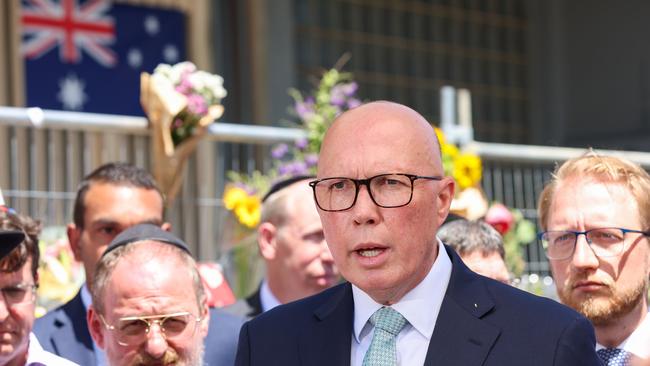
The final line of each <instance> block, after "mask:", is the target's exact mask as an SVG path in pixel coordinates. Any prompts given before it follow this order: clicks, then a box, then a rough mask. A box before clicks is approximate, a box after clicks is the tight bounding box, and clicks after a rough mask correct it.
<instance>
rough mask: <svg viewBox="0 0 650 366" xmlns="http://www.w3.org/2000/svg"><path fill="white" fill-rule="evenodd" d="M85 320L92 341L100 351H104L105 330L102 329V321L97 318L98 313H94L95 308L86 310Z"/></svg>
mask: <svg viewBox="0 0 650 366" xmlns="http://www.w3.org/2000/svg"><path fill="white" fill-rule="evenodd" d="M86 320H87V321H88V330H89V331H90V335H91V336H92V337H93V340H95V343H97V345H98V346H99V347H100V348H101V349H105V346H104V342H105V339H104V331H105V330H106V328H105V327H104V324H103V322H102V320H101V319H100V318H99V313H98V312H97V311H95V308H94V307H93V306H92V305H90V307H89V308H88V312H87V313H86Z"/></svg>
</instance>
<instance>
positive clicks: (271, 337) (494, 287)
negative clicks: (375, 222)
mask: <svg viewBox="0 0 650 366" xmlns="http://www.w3.org/2000/svg"><path fill="white" fill-rule="evenodd" d="M445 248H446V250H447V253H448V254H449V256H450V257H451V259H452V273H451V278H450V281H449V286H448V288H447V292H446V293H445V297H444V299H443V302H442V306H441V309H440V314H439V315H438V319H437V321H436V326H435V329H434V331H433V335H432V337H431V341H430V344H429V349H428V351H427V356H426V361H425V365H430V366H434V365H435V366H481V365H482V366H504V365H513V366H522V365H525V366H548V365H556V366H559V365H565V366H581V365H585V366H592V365H600V361H599V360H598V357H597V356H596V353H595V343H596V340H595V336H594V330H593V328H592V326H591V324H590V323H589V321H588V320H587V319H585V318H584V317H582V316H581V315H579V314H578V313H576V312H575V311H573V310H571V309H569V308H567V307H565V306H563V305H561V304H558V303H556V302H554V301H552V300H549V299H544V298H540V297H537V296H534V295H531V294H528V293H525V292H523V291H520V290H518V289H516V288H513V287H510V286H507V285H504V284H502V283H499V282H497V281H493V280H490V279H488V278H485V277H482V276H479V275H477V274H476V273H474V272H472V271H470V270H469V269H468V268H467V267H466V266H465V265H464V264H463V263H462V261H461V260H460V258H459V257H458V255H456V254H455V253H454V252H453V250H451V249H450V248H447V247H445ZM423 311H426V310H425V309H423ZM353 313H354V303H353V298H352V286H351V285H350V284H349V283H344V284H341V285H339V286H336V287H334V288H331V289H329V290H326V291H324V292H321V293H320V294H317V295H314V296H312V297H309V298H306V299H303V300H300V301H297V302H293V303H290V304H286V305H283V306H279V307H277V308H275V309H273V310H271V311H268V312H266V313H264V314H262V315H260V316H258V317H256V318H255V319H253V320H251V321H249V322H247V323H246V324H244V326H243V327H242V330H241V334H240V337H239V349H238V351H237V361H236V365H240V366H245V365H265V366H267V365H284V366H286V365H309V366H319V365H322V366H330V365H337V366H338V365H340V366H347V365H350V352H351V349H350V348H351V342H352V331H353V329H352V327H353V325H352V323H353V316H354V314H353ZM408 366H411V365H408Z"/></svg>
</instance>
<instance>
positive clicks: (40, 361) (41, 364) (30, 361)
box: [25, 333, 78, 366]
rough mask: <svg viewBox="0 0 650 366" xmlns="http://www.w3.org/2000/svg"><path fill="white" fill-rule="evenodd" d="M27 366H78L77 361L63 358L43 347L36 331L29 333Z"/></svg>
mask: <svg viewBox="0 0 650 366" xmlns="http://www.w3.org/2000/svg"><path fill="white" fill-rule="evenodd" d="M25 366H78V365H77V364H76V363H74V362H72V361H69V360H66V359H65V358H61V357H59V356H57V355H55V354H54V353H50V352H47V351H46V350H44V349H43V347H42V346H41V344H40V343H38V339H36V336H35V335H34V333H29V346H27V362H26V363H25Z"/></svg>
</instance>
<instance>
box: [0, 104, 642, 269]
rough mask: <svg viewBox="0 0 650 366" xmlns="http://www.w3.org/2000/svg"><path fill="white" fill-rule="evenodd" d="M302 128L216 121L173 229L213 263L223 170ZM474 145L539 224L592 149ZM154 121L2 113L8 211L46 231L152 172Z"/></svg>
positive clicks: (533, 250)
mask: <svg viewBox="0 0 650 366" xmlns="http://www.w3.org/2000/svg"><path fill="white" fill-rule="evenodd" d="M303 136H304V131H302V130H299V129H288V128H278V127H265V126H249V125H236V124H228V123H221V122H219V123H216V124H213V125H211V126H210V129H209V132H208V137H207V138H206V139H205V141H203V142H202V143H201V144H200V146H199V148H198V151H197V154H196V156H195V157H193V158H192V159H191V160H190V162H189V163H188V170H187V177H186V180H185V183H184V185H183V189H182V192H181V194H180V196H179V198H178V199H177V201H176V202H175V203H174V205H173V206H172V207H170V208H169V209H168V210H167V212H166V219H167V220H168V221H170V222H171V223H172V226H173V230H174V231H175V232H176V233H177V234H178V235H180V236H182V237H183V238H184V239H185V240H186V241H187V242H188V244H189V245H190V246H191V247H192V250H193V252H194V253H196V255H197V256H198V258H199V259H201V260H215V259H217V258H219V257H220V256H221V255H222V254H224V253H225V252H226V251H228V249H229V248H230V245H231V243H232V237H233V235H236V233H234V232H233V227H234V225H232V223H233V221H232V220H233V219H232V217H231V216H230V215H229V214H228V213H227V212H226V210H225V209H224V208H223V206H222V201H221V194H222V191H223V187H224V184H225V178H224V173H225V172H226V171H228V170H230V169H235V170H239V171H244V172H251V171H253V170H255V169H258V170H265V169H266V168H267V167H268V166H269V164H270V161H269V159H268V158H267V156H268V155H269V154H268V146H269V145H270V144H273V143H277V142H289V141H294V140H295V139H297V138H300V137H303ZM466 148H468V149H470V150H473V151H474V152H476V153H477V154H478V155H480V156H481V158H482V160H483V177H484V178H483V183H482V184H483V188H484V190H485V192H486V195H487V197H488V199H489V200H498V201H501V202H503V203H504V204H506V205H508V206H510V207H514V208H518V209H520V210H521V211H522V213H523V214H524V216H525V217H526V218H528V219H531V220H535V221H536V219H537V215H536V212H535V206H536V200H537V196H538V195H539V193H540V191H541V189H542V187H543V184H544V182H545V181H546V180H547V179H548V177H549V174H550V172H551V171H552V170H553V168H554V165H555V164H556V162H561V161H564V160H566V159H568V158H571V157H574V156H578V155H580V154H582V153H584V151H585V150H584V149H571V148H557V147H544V146H524V145H507V144H491V143H483V142H475V141H472V142H470V143H469V144H467V145H466ZM603 153H607V154H613V155H619V156H625V157H627V158H628V159H631V160H633V161H636V162H638V163H640V164H641V165H642V166H644V167H645V168H646V169H647V168H649V167H650V154H649V153H639V152H625V151H603ZM149 159H150V158H149V132H148V129H147V121H146V119H144V118H141V117H126V116H116V115H99V114H88V113H73V112H59V111H48V110H40V109H24V108H12V107H0V187H2V189H3V192H4V194H5V198H6V200H7V202H8V204H10V205H12V206H13V207H15V208H16V209H17V210H19V211H20V212H24V213H26V214H29V215H31V216H33V217H36V218H40V219H41V220H42V221H43V222H44V223H45V224H46V225H64V224H66V223H67V222H69V221H70V219H71V215H72V202H73V200H74V195H75V192H76V186H77V184H78V182H79V181H80V180H81V178H82V177H83V176H84V175H85V174H87V173H89V172H90V171H91V170H93V169H94V168H96V167H97V166H99V165H100V164H103V163H105V162H108V161H115V160H119V161H127V162H131V163H134V164H136V165H138V166H141V167H144V168H146V169H149V168H150V161H149ZM526 259H527V262H528V271H530V272H536V273H541V274H547V273H548V264H547V262H546V260H545V258H544V255H543V252H542V251H541V248H539V246H538V245H537V244H536V243H533V244H532V245H530V246H528V247H527V252H526Z"/></svg>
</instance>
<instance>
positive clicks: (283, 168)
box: [278, 163, 291, 176]
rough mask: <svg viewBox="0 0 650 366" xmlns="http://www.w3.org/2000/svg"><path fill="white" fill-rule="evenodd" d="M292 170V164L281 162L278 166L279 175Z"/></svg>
mask: <svg viewBox="0 0 650 366" xmlns="http://www.w3.org/2000/svg"><path fill="white" fill-rule="evenodd" d="M290 171H291V164H290V163H289V164H280V166H279V167H278V175H280V176H283V175H287V174H289V172H290Z"/></svg>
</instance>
